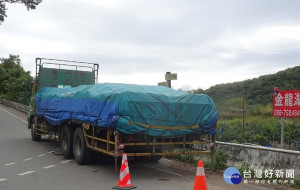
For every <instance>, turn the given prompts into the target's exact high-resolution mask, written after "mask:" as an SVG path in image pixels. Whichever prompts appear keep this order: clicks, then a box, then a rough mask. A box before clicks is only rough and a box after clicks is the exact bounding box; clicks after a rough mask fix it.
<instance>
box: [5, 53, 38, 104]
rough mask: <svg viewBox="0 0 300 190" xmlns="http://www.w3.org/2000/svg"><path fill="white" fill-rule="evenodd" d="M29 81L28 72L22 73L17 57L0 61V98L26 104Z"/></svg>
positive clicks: (30, 78)
mask: <svg viewBox="0 0 300 190" xmlns="http://www.w3.org/2000/svg"><path fill="white" fill-rule="evenodd" d="M31 81H32V77H31V76H30V72H25V71H24V69H23V68H22V66H21V60H20V58H19V56H18V55H9V58H2V59H0V98H5V99H8V100H12V101H15V102H19V103H23V104H27V103H28V98H29V87H30V82H31ZM24 87H27V89H24Z"/></svg>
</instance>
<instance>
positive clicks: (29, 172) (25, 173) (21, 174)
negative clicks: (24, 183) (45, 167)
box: [18, 171, 35, 176]
mask: <svg viewBox="0 0 300 190" xmlns="http://www.w3.org/2000/svg"><path fill="white" fill-rule="evenodd" d="M34 172H35V171H28V172H24V173H20V174H18V175H19V176H23V175H27V174H31V173H34Z"/></svg>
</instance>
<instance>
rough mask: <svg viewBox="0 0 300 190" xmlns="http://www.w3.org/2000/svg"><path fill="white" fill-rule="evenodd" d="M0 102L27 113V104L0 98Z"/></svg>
mask: <svg viewBox="0 0 300 190" xmlns="http://www.w3.org/2000/svg"><path fill="white" fill-rule="evenodd" d="M0 103H1V104H4V105H7V106H10V107H13V108H15V109H17V110H19V111H21V112H24V113H26V114H27V113H28V110H29V106H27V105H23V104H20V103H17V102H12V101H9V100H6V99H0Z"/></svg>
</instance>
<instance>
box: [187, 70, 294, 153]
mask: <svg viewBox="0 0 300 190" xmlns="http://www.w3.org/2000/svg"><path fill="white" fill-rule="evenodd" d="M299 79H300V66H297V67H294V68H289V69H286V70H284V71H280V72H278V73H276V74H272V75H266V76H261V77H259V78H255V79H251V80H246V81H242V82H235V83H228V84H220V85H216V86H213V87H211V88H209V89H207V90H202V89H197V90H192V91H191V92H193V93H204V94H207V95H209V96H210V97H211V98H212V99H213V101H214V102H215V104H216V106H217V109H218V112H219V118H220V119H219V122H218V135H217V140H219V141H224V142H233V143H242V142H245V143H255V144H259V145H263V146H265V145H271V146H272V147H279V144H280V129H281V120H280V118H277V117H273V116H272V112H273V108H272V101H273V99H272V98H273V89H274V87H275V86H277V87H278V88H279V90H280V91H283V90H300V83H299ZM243 113H244V114H243ZM243 120H244V122H243ZM299 123H300V119H298V118H287V119H286V120H285V134H284V141H285V144H286V146H285V148H287V149H293V150H299V147H298V148H297V140H300V127H299ZM243 128H244V138H243V135H242V134H243ZM299 146H300V145H299Z"/></svg>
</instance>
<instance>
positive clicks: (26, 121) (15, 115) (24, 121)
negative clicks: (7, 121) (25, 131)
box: [0, 108, 27, 123]
mask: <svg viewBox="0 0 300 190" xmlns="http://www.w3.org/2000/svg"><path fill="white" fill-rule="evenodd" d="M0 110H2V111H4V112H6V113H8V114H9V115H11V116H13V117H15V118H17V119H19V120H21V121H23V122H24V123H27V121H25V120H24V119H22V118H20V117H18V116H16V115H14V114H12V113H10V112H8V111H6V110H4V109H2V108H0Z"/></svg>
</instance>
